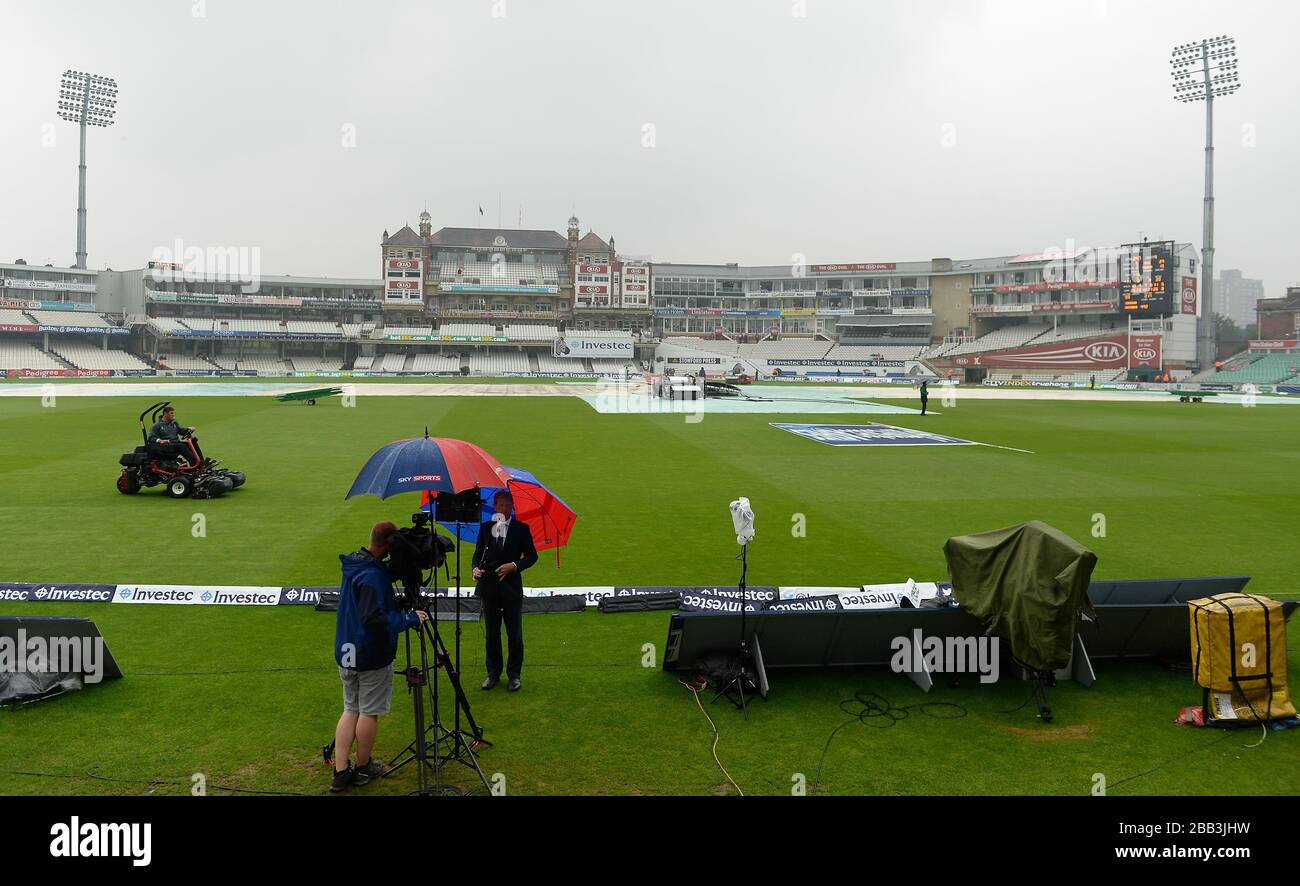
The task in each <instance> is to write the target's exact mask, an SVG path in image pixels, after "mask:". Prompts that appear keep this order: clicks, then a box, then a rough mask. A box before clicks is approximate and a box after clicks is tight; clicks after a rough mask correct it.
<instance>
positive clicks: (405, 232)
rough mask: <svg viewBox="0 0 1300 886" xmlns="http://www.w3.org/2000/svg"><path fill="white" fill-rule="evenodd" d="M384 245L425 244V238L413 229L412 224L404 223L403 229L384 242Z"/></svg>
mask: <svg viewBox="0 0 1300 886" xmlns="http://www.w3.org/2000/svg"><path fill="white" fill-rule="evenodd" d="M383 245H384V246H423V245H425V244H424V240H423V239H421V237H420V235H419V234H417V233H415V231H413V230H411V226H410V225H402V227H401V230H399V231H398V232H397V233H396V234H394V235H393V236H391V237H389V238H388V239H387V240H385V241H384V243H383Z"/></svg>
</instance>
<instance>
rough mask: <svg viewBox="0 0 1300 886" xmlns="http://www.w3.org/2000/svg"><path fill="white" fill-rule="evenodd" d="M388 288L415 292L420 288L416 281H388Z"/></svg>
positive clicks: (418, 282)
mask: <svg viewBox="0 0 1300 886" xmlns="http://www.w3.org/2000/svg"><path fill="white" fill-rule="evenodd" d="M388 288H389V289H402V290H411V291H417V290H419V288H420V281H418V280H389V281H388Z"/></svg>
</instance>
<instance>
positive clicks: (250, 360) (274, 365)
mask: <svg viewBox="0 0 1300 886" xmlns="http://www.w3.org/2000/svg"><path fill="white" fill-rule="evenodd" d="M236 366H237V368H238V369H240V370H241V371H247V370H249V369H252V370H255V371H256V372H257V373H258V374H259V375H288V374H289V368H288V367H287V366H285V364H284V361H283V360H280V359H279V358H274V357H240V358H239V359H238V361H236Z"/></svg>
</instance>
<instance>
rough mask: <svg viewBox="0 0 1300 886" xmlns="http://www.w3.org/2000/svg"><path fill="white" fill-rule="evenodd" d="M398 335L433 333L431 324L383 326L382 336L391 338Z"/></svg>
mask: <svg viewBox="0 0 1300 886" xmlns="http://www.w3.org/2000/svg"><path fill="white" fill-rule="evenodd" d="M399 335H433V327H432V326H385V327H384V337H385V338H393V337H396V336H399Z"/></svg>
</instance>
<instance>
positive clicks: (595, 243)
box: [578, 231, 609, 252]
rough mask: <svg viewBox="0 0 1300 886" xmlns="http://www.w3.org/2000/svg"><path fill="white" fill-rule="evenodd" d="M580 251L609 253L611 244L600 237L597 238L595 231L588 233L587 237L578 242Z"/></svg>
mask: <svg viewBox="0 0 1300 886" xmlns="http://www.w3.org/2000/svg"><path fill="white" fill-rule="evenodd" d="M578 248H579V249H599V250H601V251H602V252H609V244H608V243H606V242H605V241H604V240H602V239H600V237H598V236H596V232H595V231H588V232H587V236H585V237H583V238H582V239H581V240H579V241H578Z"/></svg>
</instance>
